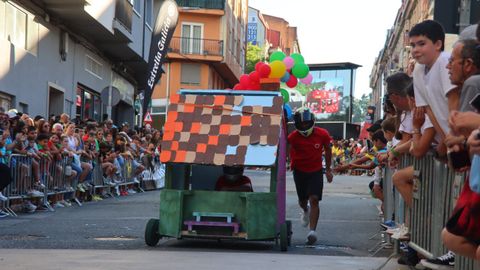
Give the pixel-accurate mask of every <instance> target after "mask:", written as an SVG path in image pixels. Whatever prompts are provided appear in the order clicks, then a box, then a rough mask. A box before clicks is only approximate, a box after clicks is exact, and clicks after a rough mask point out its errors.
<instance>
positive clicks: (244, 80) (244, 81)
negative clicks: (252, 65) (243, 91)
mask: <svg viewBox="0 0 480 270" xmlns="http://www.w3.org/2000/svg"><path fill="white" fill-rule="evenodd" d="M240 84H242V85H249V84H250V78H249V77H248V75H247V74H243V75H242V76H240Z"/></svg>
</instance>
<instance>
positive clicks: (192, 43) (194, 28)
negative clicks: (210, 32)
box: [181, 23, 203, 54]
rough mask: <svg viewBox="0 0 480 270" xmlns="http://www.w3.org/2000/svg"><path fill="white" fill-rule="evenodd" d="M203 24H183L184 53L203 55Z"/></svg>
mask: <svg viewBox="0 0 480 270" xmlns="http://www.w3.org/2000/svg"><path fill="white" fill-rule="evenodd" d="M202 37H203V25H202V24H189V23H184V24H182V51H181V52H182V53H184V54H202V51H203V48H202V47H203V46H202V45H203V44H202Z"/></svg>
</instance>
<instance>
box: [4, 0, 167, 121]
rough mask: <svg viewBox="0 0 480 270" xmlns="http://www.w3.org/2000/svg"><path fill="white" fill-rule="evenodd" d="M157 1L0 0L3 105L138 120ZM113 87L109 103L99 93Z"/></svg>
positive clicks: (37, 111) (34, 111)
mask: <svg viewBox="0 0 480 270" xmlns="http://www.w3.org/2000/svg"><path fill="white" fill-rule="evenodd" d="M154 5H155V6H159V5H160V1H158V0H155V1H154V0H101V1H100V0H70V1H57V0H31V1H16V0H7V1H5V0H2V1H0V54H1V55H2V57H1V59H2V60H1V61H0V106H2V107H4V108H5V109H11V108H15V109H17V110H18V111H22V112H27V113H29V114H30V115H37V114H39V115H44V116H48V115H50V114H60V113H62V112H67V113H69V114H70V115H71V118H72V119H73V118H76V117H77V118H82V119H87V118H92V119H95V120H102V118H103V117H106V115H108V117H112V118H113V119H114V121H115V122H116V123H120V122H124V121H128V122H130V123H132V122H133V121H134V100H135V95H136V93H137V91H138V89H142V88H143V87H144V86H143V85H145V72H146V70H147V61H148V53H149V47H150V39H151V35H152V26H153V25H154V20H155V18H154ZM104 89H107V90H108V89H113V92H115V93H117V94H116V95H115V98H114V99H118V100H119V101H118V103H117V104H114V105H115V106H113V107H111V108H110V107H109V106H108V105H109V104H108V95H107V98H105V97H103V98H102V95H101V93H102V91H105V90H104Z"/></svg>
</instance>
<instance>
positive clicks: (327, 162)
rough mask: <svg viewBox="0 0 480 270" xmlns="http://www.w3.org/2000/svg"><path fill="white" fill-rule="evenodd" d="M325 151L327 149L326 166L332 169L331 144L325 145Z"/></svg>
mask: <svg viewBox="0 0 480 270" xmlns="http://www.w3.org/2000/svg"><path fill="white" fill-rule="evenodd" d="M323 149H324V151H325V167H326V169H327V170H331V166H332V148H331V147H330V145H325V146H324V147H323Z"/></svg>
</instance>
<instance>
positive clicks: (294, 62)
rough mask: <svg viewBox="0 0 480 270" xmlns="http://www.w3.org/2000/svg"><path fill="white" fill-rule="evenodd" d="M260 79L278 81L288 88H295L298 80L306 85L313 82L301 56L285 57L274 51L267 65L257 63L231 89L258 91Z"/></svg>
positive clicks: (297, 54)
mask: <svg viewBox="0 0 480 270" xmlns="http://www.w3.org/2000/svg"><path fill="white" fill-rule="evenodd" d="M262 78H274V79H280V81H281V82H284V83H285V84H286V85H287V86H288V87H290V88H294V87H295V86H297V84H298V81H299V80H300V82H301V83H303V84H307V85H308V84H311V83H312V80H313V77H312V74H310V69H309V67H308V65H306V64H305V60H304V59H303V56H302V55H301V54H299V53H294V54H292V55H290V56H286V55H285V54H284V53H283V52H281V51H276V52H274V53H272V54H271V55H270V61H269V63H268V64H267V63H264V62H258V63H257V64H256V65H255V70H254V71H252V72H250V74H243V75H242V76H240V83H237V84H236V85H235V86H234V87H233V89H234V90H260V79H262Z"/></svg>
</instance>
